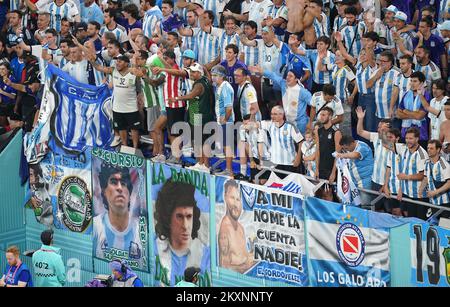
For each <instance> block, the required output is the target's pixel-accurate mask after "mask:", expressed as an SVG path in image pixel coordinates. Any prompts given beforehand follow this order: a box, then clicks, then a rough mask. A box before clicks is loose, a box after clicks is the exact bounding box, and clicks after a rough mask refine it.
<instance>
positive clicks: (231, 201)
mask: <svg viewBox="0 0 450 307" xmlns="http://www.w3.org/2000/svg"><path fill="white" fill-rule="evenodd" d="M224 201H225V204H226V206H227V212H226V214H225V216H224V217H223V219H222V222H221V223H220V230H219V265H220V266H221V267H223V268H227V269H231V270H233V271H237V272H239V273H241V274H242V273H244V272H245V271H247V270H248V269H250V268H251V267H252V266H253V265H254V264H255V261H254V260H253V255H252V251H248V250H247V244H246V237H245V230H244V227H243V226H242V225H241V223H239V217H240V216H241V213H242V202H241V194H240V191H239V185H238V184H237V182H236V181H234V180H228V181H227V182H226V183H225V186H224Z"/></svg>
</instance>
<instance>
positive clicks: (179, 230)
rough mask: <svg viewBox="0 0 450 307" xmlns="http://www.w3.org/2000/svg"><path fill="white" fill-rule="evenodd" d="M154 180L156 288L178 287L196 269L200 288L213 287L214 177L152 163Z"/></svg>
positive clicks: (152, 185)
mask: <svg viewBox="0 0 450 307" xmlns="http://www.w3.org/2000/svg"><path fill="white" fill-rule="evenodd" d="M151 178H152V179H151V195H152V206H153V210H152V212H153V222H154V225H153V227H154V228H153V229H154V234H155V236H154V238H153V242H154V243H153V250H154V255H153V261H154V263H155V265H154V271H153V274H154V280H155V285H156V286H157V285H162V286H174V285H175V284H176V283H178V282H179V281H180V280H183V278H184V271H185V270H186V268H188V267H194V268H197V269H199V270H200V272H199V275H198V277H199V280H198V285H199V286H201V287H210V286H211V260H210V259H211V255H210V241H209V240H210V239H209V212H210V190H211V176H210V175H209V174H207V173H204V172H198V171H194V170H189V169H183V168H178V167H171V166H168V165H165V164H159V163H152V171H151Z"/></svg>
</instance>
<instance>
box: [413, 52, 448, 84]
mask: <svg viewBox="0 0 450 307" xmlns="http://www.w3.org/2000/svg"><path fill="white" fill-rule="evenodd" d="M415 58H416V57H414V59H415ZM414 64H415V71H420V72H422V73H423V74H424V75H425V80H426V83H427V88H428V90H429V91H430V92H431V85H432V82H433V81H435V80H439V79H441V78H442V76H441V70H440V69H439V67H438V66H437V65H436V64H435V63H434V62H432V61H430V62H428V64H427V65H421V64H420V63H417V61H414Z"/></svg>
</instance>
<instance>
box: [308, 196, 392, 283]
mask: <svg viewBox="0 0 450 307" xmlns="http://www.w3.org/2000/svg"><path fill="white" fill-rule="evenodd" d="M306 213H307V218H308V219H307V236H308V250H309V254H308V256H309V261H310V264H311V266H310V268H311V270H312V272H310V276H311V282H312V285H313V286H321V287H327V286H329V287H386V286H389V284H390V271H389V228H390V227H395V226H399V225H401V222H399V221H398V219H395V218H394V217H392V216H390V215H387V214H381V213H374V212H370V211H367V210H363V209H360V208H358V207H354V206H343V205H341V204H336V203H332V202H327V201H324V200H320V199H317V198H312V197H310V198H308V199H307V201H306Z"/></svg>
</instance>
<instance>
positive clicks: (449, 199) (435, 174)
mask: <svg viewBox="0 0 450 307" xmlns="http://www.w3.org/2000/svg"><path fill="white" fill-rule="evenodd" d="M424 175H425V177H427V190H428V191H435V190H437V189H439V188H440V187H441V186H443V185H444V184H445V183H446V182H447V180H449V179H450V165H449V164H448V162H447V161H445V159H444V158H442V157H439V160H438V161H437V162H436V163H433V162H432V161H431V160H430V159H428V160H427V161H426V162H425V173H424ZM430 202H431V203H432V204H433V205H443V204H448V203H450V191H449V190H447V191H445V192H444V193H442V194H439V195H436V196H434V197H431V198H430Z"/></svg>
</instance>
